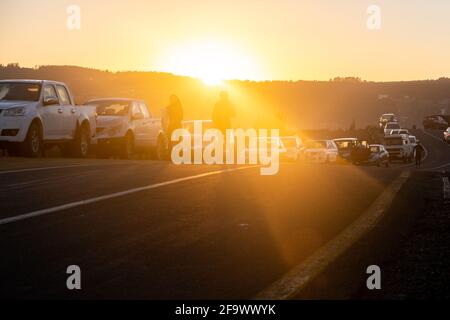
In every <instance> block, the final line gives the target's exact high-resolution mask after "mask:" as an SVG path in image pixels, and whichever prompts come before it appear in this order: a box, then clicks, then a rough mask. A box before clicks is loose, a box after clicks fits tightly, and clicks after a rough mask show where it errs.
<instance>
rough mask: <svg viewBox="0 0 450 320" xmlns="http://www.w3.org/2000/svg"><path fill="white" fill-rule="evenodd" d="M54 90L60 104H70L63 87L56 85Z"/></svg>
mask: <svg viewBox="0 0 450 320" xmlns="http://www.w3.org/2000/svg"><path fill="white" fill-rule="evenodd" d="M56 90H57V91H58V96H59V100H60V101H61V104H64V105H66V104H71V103H70V97H69V94H68V93H67V89H66V88H65V87H63V86H61V85H57V86H56Z"/></svg>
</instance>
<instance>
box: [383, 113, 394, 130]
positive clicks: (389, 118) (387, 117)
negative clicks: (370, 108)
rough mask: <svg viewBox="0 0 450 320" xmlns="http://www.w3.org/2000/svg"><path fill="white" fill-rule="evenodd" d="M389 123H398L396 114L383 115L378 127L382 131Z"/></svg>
mask: <svg viewBox="0 0 450 320" xmlns="http://www.w3.org/2000/svg"><path fill="white" fill-rule="evenodd" d="M388 122H398V121H397V117H396V116H395V114H393V113H384V114H382V115H381V117H380V119H379V120H378V125H379V126H380V129H384V128H385V127H386V124H387V123H388Z"/></svg>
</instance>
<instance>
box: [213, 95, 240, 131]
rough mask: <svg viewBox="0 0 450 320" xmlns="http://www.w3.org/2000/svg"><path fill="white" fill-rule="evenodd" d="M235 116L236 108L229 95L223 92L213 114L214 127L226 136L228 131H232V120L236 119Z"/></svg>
mask: <svg viewBox="0 0 450 320" xmlns="http://www.w3.org/2000/svg"><path fill="white" fill-rule="evenodd" d="M235 115H236V114H235V111H234V107H233V105H232V104H231V103H230V101H229V100H228V93H227V92H225V91H222V92H221V93H220V100H219V102H217V103H216V105H215V106H214V110H213V114H212V121H213V124H214V127H215V128H216V129H219V130H220V131H221V132H222V133H223V134H225V132H226V130H227V129H231V118H234V117H235Z"/></svg>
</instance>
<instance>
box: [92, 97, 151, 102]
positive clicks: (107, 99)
mask: <svg viewBox="0 0 450 320" xmlns="http://www.w3.org/2000/svg"><path fill="white" fill-rule="evenodd" d="M101 101H143V100H142V99H132V98H97V99H91V100H88V101H87V102H101Z"/></svg>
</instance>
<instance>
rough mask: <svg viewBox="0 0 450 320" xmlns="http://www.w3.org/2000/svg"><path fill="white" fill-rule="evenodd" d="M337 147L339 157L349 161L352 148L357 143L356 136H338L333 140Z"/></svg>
mask: <svg viewBox="0 0 450 320" xmlns="http://www.w3.org/2000/svg"><path fill="white" fill-rule="evenodd" d="M333 141H334V143H335V144H336V146H337V147H338V153H339V159H341V160H344V161H351V160H352V159H351V156H352V150H353V149H354V148H355V147H356V146H357V145H358V139H357V138H339V139H334V140H333Z"/></svg>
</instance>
